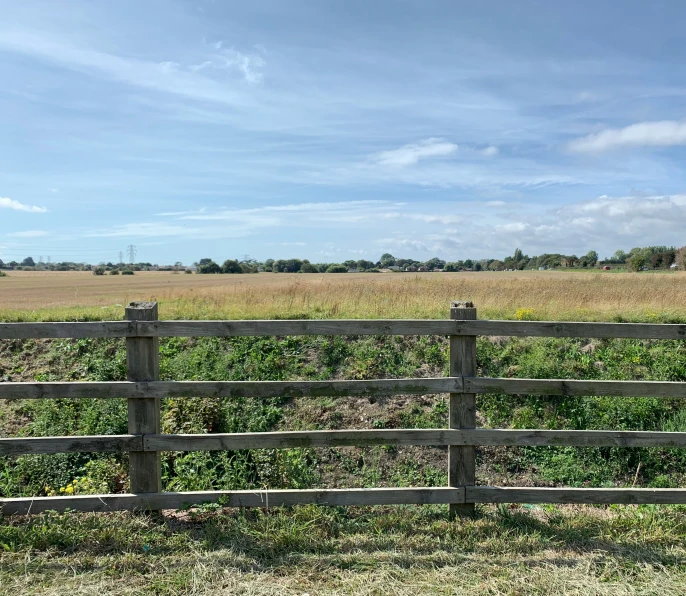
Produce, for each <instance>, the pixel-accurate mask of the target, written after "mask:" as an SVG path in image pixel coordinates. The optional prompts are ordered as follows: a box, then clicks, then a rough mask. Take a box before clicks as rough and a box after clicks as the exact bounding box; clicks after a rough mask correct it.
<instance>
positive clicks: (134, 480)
mask: <svg viewBox="0 0 686 596" xmlns="http://www.w3.org/2000/svg"><path fill="white" fill-rule="evenodd" d="M126 319H128V320H129V321H156V320H157V302H131V303H130V304H129V305H128V306H127V307H126ZM159 343H160V342H159V339H158V338H157V337H127V338H126V376H127V379H128V380H129V381H158V380H159V378H160V350H159ZM128 406H129V434H133V435H141V434H159V432H160V400H159V398H147V397H146V398H140V399H139V398H135V399H129V400H128ZM129 479H130V482H131V489H130V490H131V492H132V493H159V492H162V466H161V463H160V453H159V451H130V452H129Z"/></svg>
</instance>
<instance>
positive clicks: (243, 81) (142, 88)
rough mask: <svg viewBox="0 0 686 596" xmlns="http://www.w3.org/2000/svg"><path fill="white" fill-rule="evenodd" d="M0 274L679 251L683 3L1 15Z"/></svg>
mask: <svg viewBox="0 0 686 596" xmlns="http://www.w3.org/2000/svg"><path fill="white" fill-rule="evenodd" d="M0 14H2V19H0V131H1V134H0V259H2V260H4V261H10V260H21V259H22V258H24V257H25V256H28V255H31V256H33V257H34V259H36V260H38V259H39V258H40V257H41V256H42V257H43V259H44V260H47V258H48V257H50V259H51V260H52V261H53V262H55V261H61V260H72V261H87V262H92V263H96V262H101V261H113V262H116V261H118V260H119V252H120V251H122V252H124V253H125V251H126V249H127V247H128V246H129V245H134V246H135V247H136V251H137V259H136V260H138V261H149V262H153V263H160V264H163V263H173V262H176V261H182V262H183V263H185V264H190V263H192V262H194V261H197V260H199V259H200V258H203V257H211V258H214V259H215V260H217V261H220V262H221V261H223V260H224V259H227V258H240V257H242V256H243V255H249V256H250V257H252V258H256V259H259V260H263V259H266V258H269V257H271V258H308V259H310V260H311V261H313V262H323V261H328V262H340V261H343V260H347V259H360V258H365V259H371V260H377V259H378V258H379V256H380V255H381V254H382V253H384V252H391V253H392V254H394V255H395V256H397V257H405V258H408V257H411V258H415V259H418V260H426V259H429V258H431V257H433V256H439V257H441V258H443V259H447V260H457V259H466V258H472V259H474V258H485V257H491V258H494V257H498V258H503V257H504V256H506V255H511V254H512V253H513V252H514V250H515V248H517V247H519V248H521V249H522V250H523V251H524V253H525V254H529V255H534V254H541V253H543V252H560V253H565V254H577V255H582V254H585V253H586V252H588V251H589V250H596V251H598V252H599V253H600V256H601V257H605V256H609V255H611V254H612V253H613V252H614V251H615V250H617V249H619V248H621V249H624V250H628V249H630V248H631V247H633V246H645V245H655V244H659V245H676V246H682V245H684V244H686V172H685V171H684V168H683V164H684V163H686V74H685V72H686V71H684V67H683V65H684V63H685V62H686V44H684V43H683V23H684V22H685V21H686V3H684V2H681V1H680V0H672V1H664V0H655V1H653V2H644V1H643V0H641V1H635V0H617V1H613V2H608V1H603V0H594V1H592V2H591V1H586V0H577V1H575V2H550V1H549V0H540V1H532V0H518V1H517V2H512V1H511V0H502V1H495V0H483V1H481V2H473V1H445V2H438V1H432V0H421V1H404V0H395V1H388V0H374V1H373V2H370V1H369V0H364V1H362V0H346V1H345V2H342V1H333V0H316V1H315V0H312V1H308V2H306V1H301V0H289V1H288V2H283V1H276V0H274V1H262V0H253V1H251V2H245V3H244V2H228V1H227V2H224V1H212V0H187V1H177V0H159V1H158V0H136V1H133V0H118V1H117V2H112V1H109V0H107V1H103V0H88V1H77V0H60V1H59V2H55V1H54V0H45V1H34V0H23V1H22V2H16V0H0Z"/></svg>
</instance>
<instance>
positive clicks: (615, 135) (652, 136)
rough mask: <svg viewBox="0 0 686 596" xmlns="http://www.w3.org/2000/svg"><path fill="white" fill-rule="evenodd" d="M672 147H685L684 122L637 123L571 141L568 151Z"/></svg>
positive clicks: (586, 151) (685, 126) (598, 151)
mask: <svg viewBox="0 0 686 596" xmlns="http://www.w3.org/2000/svg"><path fill="white" fill-rule="evenodd" d="M672 145H686V122H677V121H675V120H662V121H660V122H639V123H638V124H632V125H631V126H627V127H625V128H617V129H608V130H604V131H602V132H599V133H596V134H590V135H588V136H585V137H582V138H580V139H575V140H573V141H572V142H570V143H569V149H570V150H571V151H576V152H578V153H602V152H603V151H610V150H612V149H621V148H625V147H668V146H672Z"/></svg>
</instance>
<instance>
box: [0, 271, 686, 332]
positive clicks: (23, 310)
mask: <svg viewBox="0 0 686 596" xmlns="http://www.w3.org/2000/svg"><path fill="white" fill-rule="evenodd" d="M22 273H25V272H14V275H12V276H10V277H8V278H7V279H5V280H3V282H2V290H3V307H2V308H0V320H5V321H49V320H53V321H61V320H103V319H110V320H116V319H121V318H122V316H123V305H124V304H126V303H127V302H129V301H131V300H158V301H159V302H160V318H162V319H181V318H187V319H260V318H265V319H272V318H315V319H321V318H445V317H447V314H448V308H449V305H450V301H451V300H472V301H473V302H474V303H475V304H476V306H477V308H478V309H479V317H480V318H489V319H501V318H502V319H513V318H515V317H516V314H517V311H519V310H521V309H528V310H529V311H530V312H529V314H528V315H527V317H528V318H532V319H538V320H599V321H600V320H627V321H629V320H631V321H654V322H682V321H686V283H684V282H685V281H686V274H684V273H667V274H664V275H655V274H652V273H649V272H646V273H612V274H610V273H609V272H596V273H585V272H559V271H530V272H529V271H527V272H502V273H423V274H404V273H403V274H391V273H387V274H366V273H362V274H345V275H332V274H328V275H327V274H268V273H264V274H257V275H173V274H165V273H145V272H142V273H140V274H138V275H136V276H133V277H128V278H121V277H119V276H114V277H112V276H104V277H96V276H93V275H90V274H85V273H84V274H81V273H78V272H77V273H69V272H67V273H43V274H34V275H23V276H22V275H21V274H22Z"/></svg>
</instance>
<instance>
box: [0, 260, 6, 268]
mask: <svg viewBox="0 0 686 596" xmlns="http://www.w3.org/2000/svg"><path fill="white" fill-rule="evenodd" d="M4 268H5V263H3V262H2V259H0V269H4Z"/></svg>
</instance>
